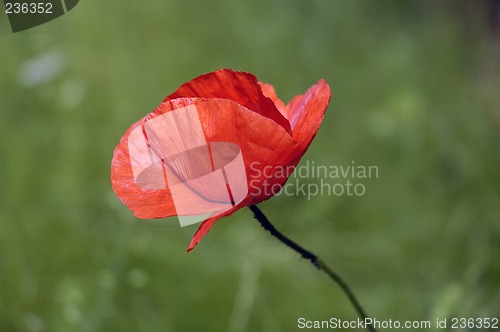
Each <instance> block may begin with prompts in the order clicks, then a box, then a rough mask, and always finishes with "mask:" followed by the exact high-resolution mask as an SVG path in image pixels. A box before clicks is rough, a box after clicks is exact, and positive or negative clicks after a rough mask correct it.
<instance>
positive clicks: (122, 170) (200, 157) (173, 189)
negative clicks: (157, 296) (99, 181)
mask: <svg viewBox="0 0 500 332" xmlns="http://www.w3.org/2000/svg"><path fill="white" fill-rule="evenodd" d="M330 97H331V92H330V88H329V86H328V84H326V82H325V81H324V80H319V81H318V83H316V84H315V85H313V86H312V87H311V88H310V89H309V90H307V91H306V93H305V94H304V95H299V96H296V97H294V98H293V99H292V100H291V101H290V102H289V103H288V104H287V105H285V104H284V103H283V102H282V101H281V100H280V99H279V98H278V97H277V96H276V93H275V90H274V88H273V86H272V85H270V84H266V83H261V82H259V81H257V79H256V77H255V76H254V75H252V74H249V73H245V72H235V71H232V70H230V69H222V70H218V71H216V72H213V73H208V74H205V75H202V76H199V77H197V78H195V79H193V80H191V81H190V82H187V83H185V84H183V85H181V86H180V87H179V88H178V89H177V91H175V92H174V93H172V94H171V95H169V96H168V97H166V98H165V100H164V101H163V102H162V103H161V104H160V106H158V107H157V108H156V109H155V110H154V111H153V112H152V113H150V114H148V115H147V116H146V117H144V118H142V119H141V120H139V121H138V122H136V123H135V124H133V125H132V126H131V127H130V128H129V129H128V130H127V131H126V132H125V134H124V135H123V137H122V139H121V140H120V143H119V144H118V146H117V147H116V149H115V151H114V154H113V160H112V163H111V183H112V186H113V190H114V191H115V193H116V195H117V196H118V197H119V198H120V200H121V201H122V202H123V203H124V204H125V205H126V206H127V207H128V208H129V209H130V210H131V211H132V212H133V213H134V215H135V216H136V217H138V218H148V219H149V218H165V217H170V216H175V215H177V216H179V218H180V217H181V216H187V217H189V216H190V215H197V216H198V217H199V216H200V215H201V216H202V218H203V220H204V221H203V223H202V224H201V225H200V227H199V228H198V230H197V231H196V233H195V234H194V236H193V239H192V240H191V243H190V245H189V248H188V251H190V250H191V249H193V248H194V247H195V246H196V244H197V243H198V242H199V241H200V240H201V238H202V237H203V236H204V235H205V234H207V232H208V231H209V230H210V228H211V227H212V225H213V224H214V223H215V222H216V221H217V220H218V219H220V218H222V217H224V216H228V215H230V214H232V213H234V212H235V211H236V210H238V209H240V208H242V207H244V206H248V205H251V204H257V203H259V202H262V201H264V200H266V199H268V198H270V197H272V196H273V194H275V193H276V192H277V190H276V188H281V187H282V186H283V185H284V184H285V182H286V181H287V179H288V177H289V176H290V175H291V171H290V170H293V168H294V167H295V166H296V165H297V163H298V162H299V160H300V158H301V157H302V155H303V154H304V153H305V151H306V150H307V148H308V147H309V145H310V144H311V141H312V140H313V138H314V136H315V135H316V133H317V131H318V129H319V126H320V124H321V122H322V121H323V115H324V112H325V110H326V108H327V106H328V102H329V100H330ZM284 170H288V171H286V172H284ZM264 188H273V190H272V191H270V190H264ZM207 212H208V213H207ZM181 223H182V222H181Z"/></svg>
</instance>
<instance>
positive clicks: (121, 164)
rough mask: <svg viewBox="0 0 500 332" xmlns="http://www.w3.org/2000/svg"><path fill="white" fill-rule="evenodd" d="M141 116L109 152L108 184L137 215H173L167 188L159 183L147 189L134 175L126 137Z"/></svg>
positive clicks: (173, 207) (144, 216) (162, 216)
mask: <svg viewBox="0 0 500 332" xmlns="http://www.w3.org/2000/svg"><path fill="white" fill-rule="evenodd" d="M143 122H144V119H142V120H140V121H138V122H136V123H135V124H133V125H132V126H131V127H130V128H129V129H128V130H127V131H126V132H125V134H124V135H123V137H122V139H121V140H120V143H119V144H118V146H117V147H116V149H115V151H114V153H113V160H112V162H111V185H112V187H113V190H114V191H115V193H116V195H117V196H118V198H119V199H120V200H121V201H122V202H123V203H124V204H125V205H126V206H128V208H129V209H130V210H131V211H132V212H133V213H134V215H135V216H136V217H137V218H143V219H150V218H165V217H170V216H174V215H176V211H175V206H174V204H173V201H172V197H171V194H170V190H169V189H168V187H165V186H163V189H159V188H158V187H155V188H150V189H148V188H147V187H146V186H141V185H140V184H139V183H138V181H137V180H136V178H135V177H134V174H133V170H132V164H131V159H130V151H129V148H130V147H131V145H130V144H129V137H130V135H131V133H132V132H133V131H134V130H135V129H136V128H139V127H140V126H141V124H142V123H143Z"/></svg>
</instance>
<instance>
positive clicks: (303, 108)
mask: <svg viewBox="0 0 500 332" xmlns="http://www.w3.org/2000/svg"><path fill="white" fill-rule="evenodd" d="M331 96H332V93H331V91H330V87H329V86H328V84H327V83H326V82H325V81H324V80H319V81H318V83H316V84H315V85H313V86H312V87H311V88H309V89H308V90H307V91H306V93H305V94H304V95H302V96H296V97H294V98H293V99H292V100H291V101H290V103H288V105H287V106H286V109H287V111H286V113H287V115H288V118H289V120H290V125H291V126H292V136H293V138H294V139H295V140H296V141H297V142H299V144H300V145H301V146H302V152H301V153H300V154H299V155H298V156H297V157H298V159H297V158H296V164H297V163H298V162H299V160H300V158H301V157H302V155H303V154H304V153H305V152H306V150H307V148H308V147H309V145H310V144H311V142H312V140H313V138H314V136H316V133H317V132H318V129H319V126H320V125H321V122H322V121H323V118H324V114H325V111H326V108H327V107H328V103H329V101H330V98H331Z"/></svg>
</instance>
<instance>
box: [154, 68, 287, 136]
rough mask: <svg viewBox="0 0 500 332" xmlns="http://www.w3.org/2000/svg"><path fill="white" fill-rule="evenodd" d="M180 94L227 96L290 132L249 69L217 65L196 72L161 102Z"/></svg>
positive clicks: (206, 96) (183, 95)
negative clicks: (202, 73) (198, 73)
mask: <svg viewBox="0 0 500 332" xmlns="http://www.w3.org/2000/svg"><path fill="white" fill-rule="evenodd" d="M182 97H191V98H192V97H201V98H221V99H230V100H233V101H235V102H237V103H238V104H240V105H242V106H244V107H246V108H248V109H249V110H252V111H254V112H256V113H259V114H261V115H263V116H265V117H267V118H269V119H272V120H273V121H274V122H276V123H277V124H279V125H280V126H281V127H283V128H284V129H285V130H286V131H287V132H288V133H291V128H290V124H289V123H288V120H287V119H286V118H285V117H284V116H283V115H282V114H281V113H280V112H279V111H278V110H277V109H276V106H275V105H274V103H273V102H272V101H271V100H269V99H268V98H266V96H264V94H263V93H262V90H261V88H260V85H259V83H258V81H257V78H256V77H255V76H254V75H252V74H250V73H245V72H237V71H233V70H231V69H221V70H218V71H216V72H213V73H208V74H205V75H202V76H199V77H197V78H195V79H193V80H191V81H189V82H187V83H184V84H183V85H181V86H180V87H179V88H178V89H177V91H175V92H174V93H172V94H171V95H169V96H168V97H167V98H165V100H164V102H165V101H169V100H172V99H176V98H182Z"/></svg>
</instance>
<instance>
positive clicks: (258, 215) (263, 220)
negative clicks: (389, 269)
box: [249, 204, 376, 332]
mask: <svg viewBox="0 0 500 332" xmlns="http://www.w3.org/2000/svg"><path fill="white" fill-rule="evenodd" d="M249 208H250V210H252V212H253V215H254V217H255V219H257V220H258V221H259V223H260V225H261V226H262V227H263V228H264V229H265V230H268V231H269V232H270V233H271V235H272V236H274V237H275V238H277V239H278V240H280V241H281V242H283V243H284V244H285V245H287V246H288V247H290V248H292V249H293V250H295V251H296V252H298V253H299V254H300V255H302V257H304V258H305V259H307V260H309V261H310V262H311V263H312V264H313V265H314V266H315V267H317V268H318V269H320V270H321V271H323V272H325V273H326V274H328V276H329V277H330V278H331V279H332V280H333V281H334V282H335V283H336V284H337V285H339V286H340V288H341V289H342V290H343V291H344V293H345V294H346V296H347V297H348V298H349V301H351V304H352V305H353V306H354V308H355V309H356V311H357V312H358V315H359V317H360V318H361V319H362V320H363V321H366V320H367V318H368V315H367V314H366V312H365V310H364V309H363V307H362V306H361V304H360V303H359V302H358V300H357V299H356V297H355V296H354V293H353V292H352V290H351V288H350V287H349V286H348V285H347V283H346V282H345V281H344V280H343V279H342V278H341V277H340V276H339V275H338V274H337V273H336V272H335V271H333V270H332V269H331V268H330V267H329V266H328V265H326V264H325V262H323V261H322V260H321V259H319V258H318V256H316V255H315V254H313V253H312V252H310V251H308V250H306V249H304V248H302V247H301V246H300V245H298V244H297V243H295V242H293V241H292V240H290V239H289V238H287V237H286V236H285V235H283V234H281V233H280V232H279V231H278V230H277V229H276V228H275V227H274V226H273V225H272V224H271V222H270V221H269V219H267V217H266V215H265V214H264V213H263V212H262V211H261V210H260V209H259V208H258V207H257V205H255V204H254V205H250V206H249ZM366 329H367V331H371V332H376V330H375V328H374V327H373V325H372V324H367V325H366Z"/></svg>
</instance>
